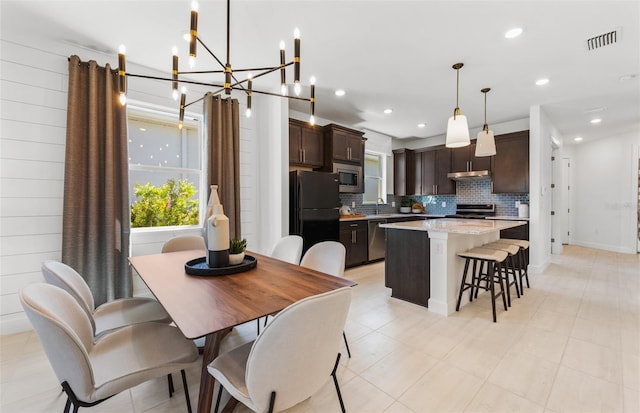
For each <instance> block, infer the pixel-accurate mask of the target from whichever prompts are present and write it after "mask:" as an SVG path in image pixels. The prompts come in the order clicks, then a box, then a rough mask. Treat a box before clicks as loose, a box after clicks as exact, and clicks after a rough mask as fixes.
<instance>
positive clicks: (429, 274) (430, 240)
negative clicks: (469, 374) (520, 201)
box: [380, 218, 526, 316]
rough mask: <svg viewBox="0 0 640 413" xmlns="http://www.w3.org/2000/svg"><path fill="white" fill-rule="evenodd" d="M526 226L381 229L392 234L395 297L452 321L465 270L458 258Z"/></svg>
mask: <svg viewBox="0 0 640 413" xmlns="http://www.w3.org/2000/svg"><path fill="white" fill-rule="evenodd" d="M524 224H526V222H525V221H503V220H484V219H458V218H444V219H433V220H426V221H409V222H395V223H388V224H381V225H380V227H382V228H385V229H386V231H387V241H386V259H385V285H386V286H387V287H389V288H391V291H392V292H391V296H392V297H395V298H399V299H402V300H405V301H409V302H413V303H415V304H419V305H423V306H426V307H428V308H429V311H432V312H434V313H437V314H441V315H445V316H446V315H449V314H451V313H453V312H454V311H455V309H456V301H457V298H458V290H459V288H460V279H461V277H462V270H463V267H464V260H463V259H462V258H460V257H458V253H459V252H463V251H466V250H468V249H470V248H473V247H478V246H480V245H483V244H486V243H488V242H492V241H495V240H497V239H498V238H500V230H503V229H508V228H513V227H517V226H520V225H524ZM465 298H466V297H465ZM463 304H466V301H463Z"/></svg>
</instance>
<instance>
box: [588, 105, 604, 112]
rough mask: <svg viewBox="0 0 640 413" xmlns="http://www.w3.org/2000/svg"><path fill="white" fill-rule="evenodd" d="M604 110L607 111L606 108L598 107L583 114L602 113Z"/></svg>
mask: <svg viewBox="0 0 640 413" xmlns="http://www.w3.org/2000/svg"><path fill="white" fill-rule="evenodd" d="M605 110H607V107H606V106H600V107H597V108H590V109H585V111H584V113H598V112H604V111H605Z"/></svg>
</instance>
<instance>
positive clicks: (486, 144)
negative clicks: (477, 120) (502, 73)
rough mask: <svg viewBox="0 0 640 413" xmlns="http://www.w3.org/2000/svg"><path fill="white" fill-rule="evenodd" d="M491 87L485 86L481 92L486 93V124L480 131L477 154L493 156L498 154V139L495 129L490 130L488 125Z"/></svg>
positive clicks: (478, 155)
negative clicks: (488, 95) (488, 98)
mask: <svg viewBox="0 0 640 413" xmlns="http://www.w3.org/2000/svg"><path fill="white" fill-rule="evenodd" d="M490 90H491V89H490V88H488V87H487V88H484V89H482V90H481V91H480V92H482V93H484V126H483V127H482V130H481V131H480V132H478V139H477V141H476V156H477V157H480V156H492V155H495V154H496V140H495V138H494V137H493V131H491V130H489V125H487V93H488V92H489V91H490Z"/></svg>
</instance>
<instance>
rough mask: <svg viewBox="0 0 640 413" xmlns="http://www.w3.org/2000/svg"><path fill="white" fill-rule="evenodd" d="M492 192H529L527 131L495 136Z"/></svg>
mask: <svg viewBox="0 0 640 413" xmlns="http://www.w3.org/2000/svg"><path fill="white" fill-rule="evenodd" d="M492 171H493V190H492V191H493V193H495V194H500V193H527V192H529V131H520V132H513V133H507V134H504V135H498V136H496V154H495V156H493V165H492Z"/></svg>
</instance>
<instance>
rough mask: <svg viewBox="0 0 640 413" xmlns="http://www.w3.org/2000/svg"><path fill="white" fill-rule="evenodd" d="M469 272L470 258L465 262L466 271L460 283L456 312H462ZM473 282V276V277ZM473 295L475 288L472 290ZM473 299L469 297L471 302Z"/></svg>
mask: <svg viewBox="0 0 640 413" xmlns="http://www.w3.org/2000/svg"><path fill="white" fill-rule="evenodd" d="M468 271H469V258H467V259H465V262H464V271H463V272H462V280H461V281H460V292H459V293H458V303H457V304H456V311H460V302H461V301H462V294H463V293H464V291H465V284H466V283H467V272H468ZM472 281H473V276H472ZM471 293H472V294H473V287H472V288H471ZM471 299H472V297H471V296H470V297H469V300H471Z"/></svg>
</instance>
